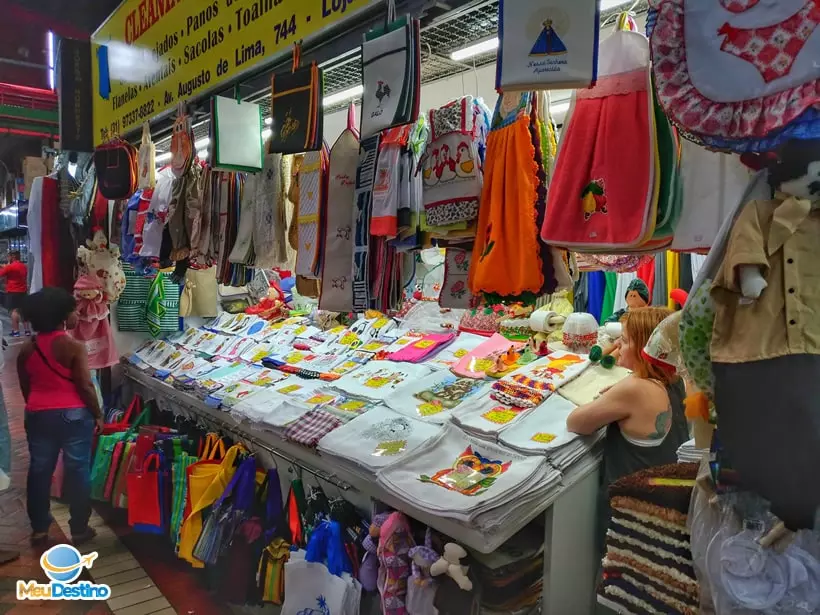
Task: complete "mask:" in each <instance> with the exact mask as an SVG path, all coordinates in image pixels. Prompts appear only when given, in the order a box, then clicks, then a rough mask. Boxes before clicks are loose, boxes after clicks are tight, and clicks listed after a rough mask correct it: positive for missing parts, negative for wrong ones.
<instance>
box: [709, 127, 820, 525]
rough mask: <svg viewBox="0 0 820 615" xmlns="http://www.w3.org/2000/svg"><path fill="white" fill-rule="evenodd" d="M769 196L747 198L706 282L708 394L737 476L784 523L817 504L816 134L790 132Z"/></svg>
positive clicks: (819, 232)
mask: <svg viewBox="0 0 820 615" xmlns="http://www.w3.org/2000/svg"><path fill="white" fill-rule="evenodd" d="M769 184H770V185H771V187H772V188H773V189H774V191H775V196H774V198H773V199H761V200H754V201H751V202H749V203H747V204H746V205H745V207H744V208H743V209H742V211H741V212H740V215H739V216H738V218H737V221H736V222H735V224H734V226H733V228H732V230H731V233H730V236H729V242H728V245H727V247H726V253H725V255H724V257H723V261H722V263H721V266H720V268H719V270H718V272H717V275H716V276H715V279H714V282H713V284H712V289H711V298H712V301H713V303H714V312H715V318H714V325H713V331H712V337H711V348H710V351H711V361H712V372H713V376H714V401H715V409H716V412H717V421H718V430H719V432H720V437H721V441H722V443H723V448H724V450H725V452H726V453H727V455H728V458H729V460H730V461H731V463H732V466H733V467H734V469H735V470H736V471H737V475H738V478H739V480H740V482H741V485H742V486H743V487H745V488H747V489H749V490H751V491H754V492H756V493H758V494H759V495H761V496H762V497H764V498H765V499H767V500H768V501H769V502H770V503H771V507H772V508H771V509H772V512H773V513H774V514H775V515H777V516H778V517H780V518H781V519H782V520H783V521H784V522H785V524H786V526H787V527H788V528H789V529H800V528H811V527H813V525H814V521H815V513H816V510H817V508H818V506H819V505H820V473H819V472H818V468H820V319H818V317H817V315H818V313H820V269H818V266H817V252H816V249H817V245H818V238H820V140H808V141H789V142H787V143H786V144H785V145H784V146H783V148H782V149H781V150H780V152H779V159H778V161H777V162H776V163H775V165H774V166H773V168H771V169H770V172H769Z"/></svg>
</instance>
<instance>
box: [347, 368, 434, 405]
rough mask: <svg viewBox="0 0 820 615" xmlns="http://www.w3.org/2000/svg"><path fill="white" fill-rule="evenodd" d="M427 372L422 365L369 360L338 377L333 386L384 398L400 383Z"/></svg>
mask: <svg viewBox="0 0 820 615" xmlns="http://www.w3.org/2000/svg"><path fill="white" fill-rule="evenodd" d="M429 373H430V369H429V368H427V367H425V366H424V365H414V364H412V363H395V362H393V361H370V362H369V363H368V364H367V365H364V366H362V367H360V368H358V369H357V370H355V371H353V372H351V373H349V374H345V375H344V376H342V377H341V378H339V380H337V381H336V382H334V383H333V386H334V387H335V388H337V389H341V390H342V391H344V392H346V393H350V394H351V395H356V396H359V397H365V398H367V399H375V400H384V399H386V398H387V397H389V396H391V395H393V394H395V392H396V391H397V390H398V389H399V387H401V386H402V385H404V384H407V383H408V382H411V381H414V380H417V379H419V378H422V377H424V376H426V375H427V374H429Z"/></svg>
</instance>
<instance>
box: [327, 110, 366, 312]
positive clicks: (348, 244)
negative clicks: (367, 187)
mask: <svg viewBox="0 0 820 615" xmlns="http://www.w3.org/2000/svg"><path fill="white" fill-rule="evenodd" d="M354 121H355V109H354V107H353V105H350V108H349V109H348V114H347V128H346V129H345V130H344V131H343V132H342V134H341V135H339V138H338V139H336V143H334V144H333V148H332V149H331V150H330V171H329V173H328V174H329V176H330V180H329V181H330V183H329V189H328V195H327V225H326V233H325V238H324V240H325V259H324V260H325V263H324V265H325V266H324V268H323V270H322V295H321V297H320V298H319V306H320V309H323V310H328V311H330V312H347V311H349V310H351V309H353V228H352V226H353V198H354V192H355V189H356V167H357V166H358V164H359V132H358V130H356V128H355V125H354Z"/></svg>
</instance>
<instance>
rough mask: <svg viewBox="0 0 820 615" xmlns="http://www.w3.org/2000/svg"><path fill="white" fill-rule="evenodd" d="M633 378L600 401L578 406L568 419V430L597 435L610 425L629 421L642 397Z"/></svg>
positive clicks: (618, 385)
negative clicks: (596, 433)
mask: <svg viewBox="0 0 820 615" xmlns="http://www.w3.org/2000/svg"><path fill="white" fill-rule="evenodd" d="M636 384H637V383H636V382H635V380H634V379H633V378H626V379H625V380H621V381H620V382H619V383H618V384H616V385H615V386H613V387H612V388H610V389H608V390H607V391H606V392H605V393H603V394H602V395H601V396H600V397H599V398H598V399H596V400H595V401H593V402H590V403H588V404H584V405H583V406H578V407H577V408H576V409H575V410H573V411H572V413H571V414H570V415H569V416H568V417H567V429H568V430H569V431H571V432H573V433H577V434H580V435H582V436H588V435H590V434H593V433H595V432H596V431H598V430H599V429H600V428H601V427H605V426H606V425H609V424H610V423H615V422H616V421H622V420H624V419H628V418H629V417H630V416H631V414H632V411H633V409H634V408H635V400H636V395H640V393H639V391H638V390H637V389H638V388H639V387H637V386H636Z"/></svg>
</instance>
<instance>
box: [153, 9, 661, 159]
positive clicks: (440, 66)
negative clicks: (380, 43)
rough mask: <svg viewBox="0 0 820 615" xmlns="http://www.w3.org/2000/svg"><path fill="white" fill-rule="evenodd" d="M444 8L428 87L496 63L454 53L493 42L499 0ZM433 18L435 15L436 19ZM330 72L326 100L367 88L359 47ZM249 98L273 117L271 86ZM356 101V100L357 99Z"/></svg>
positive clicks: (163, 147) (434, 31) (199, 134)
mask: <svg viewBox="0 0 820 615" xmlns="http://www.w3.org/2000/svg"><path fill="white" fill-rule="evenodd" d="M435 4H437V5H438V7H437V8H438V9H439V10H437V11H432V12H431V13H429V14H428V15H427V16H426V17H423V18H422V27H421V59H422V70H421V81H422V84H425V83H430V82H433V81H438V80H440V79H446V78H447V77H451V76H453V75H457V74H460V73H463V72H466V71H471V70H475V69H476V68H478V67H481V66H486V65H487V64H492V63H494V62H495V59H496V51H495V50H492V51H489V52H487V53H483V54H479V55H476V56H473V57H471V58H469V59H468V60H465V61H463V62H459V61H455V60H452V59H451V57H450V54H451V53H452V52H454V51H456V50H459V49H464V48H465V47H468V46H470V45H472V44H475V43H478V42H482V41H485V40H487V39H490V38H493V37H495V36H496V35H497V34H498V0H475V1H473V2H470V3H467V5H466V6H464V7H463V8H460V9H457V10H450V11H446V10H442V9H446V5H445V6H442V3H435ZM625 8H631V9H632V11H633V12H634V13H638V14H639V13H643V12H646V10H647V9H648V6H647V2H646V0H638V1H636V2H634V3H633V4H632V5H631V6H630V5H629V4H625V5H623V6H619V7H616V8H614V9H610V10H608V11H603V12H602V13H601V23H602V24H607V23H611V22H612V21H613V17H614V16H615V15H617V14H619V13H620V11H623V10H624V9H625ZM431 14H432V15H433V17H431V16H430V15H431ZM321 66H322V68H323V69H324V79H325V96H326V97H328V96H331V95H333V94H335V93H338V92H343V91H345V90H348V89H350V88H352V87H354V86H357V85H361V82H362V66H361V57H360V54H359V53H358V48H355V49H351V50H350V51H349V52H347V53H345V54H343V55H342V56H340V57H336V58H334V59H331V60H329V61H327V62H324V63H322V64H321ZM243 94H244V98H245V99H246V100H249V101H251V102H257V103H259V104H260V105H261V106H262V111H263V115H264V116H265V117H267V116H268V115H269V114H270V90H269V88H267V87H266V88H265V89H263V90H259V91H256V92H249V93H247V94H245V92H244V90H243ZM353 100H354V101H355V100H356V99H353ZM349 102H350V99H348V100H344V101H342V102H340V103H337V104H335V105H330V106H327V107H325V109H324V112H325V113H332V112H334V111H338V110H339V109H343V108H345V107H346V106H347V105H348V103H349ZM209 131H210V120H209V119H207V118H203V119H200V120H199V121H198V122H195V124H194V136H195V139H196V140H197V141H200V140H202V139H205V138H206V137H208V136H209ZM156 141H157V144H156V145H157V152H158V153H163V152H166V151H167V150H168V148H169V147H170V135H168V136H167V137H164V138H160V139H157V140H156Z"/></svg>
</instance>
